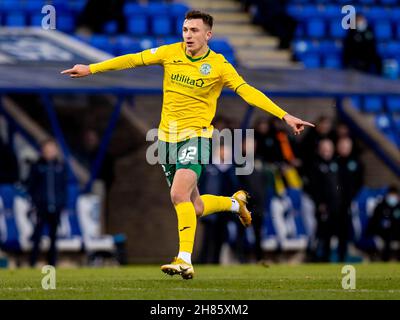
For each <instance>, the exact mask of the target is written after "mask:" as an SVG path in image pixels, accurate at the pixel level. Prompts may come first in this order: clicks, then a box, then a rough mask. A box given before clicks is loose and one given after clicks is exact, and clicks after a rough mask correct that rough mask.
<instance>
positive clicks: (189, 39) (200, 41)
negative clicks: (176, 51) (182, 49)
mask: <svg viewBox="0 0 400 320" xmlns="http://www.w3.org/2000/svg"><path fill="white" fill-rule="evenodd" d="M182 35H183V40H184V41H185V44H186V49H187V50H188V51H189V52H190V53H192V54H196V53H198V52H199V51H201V50H202V49H203V48H205V47H206V46H207V42H208V40H210V39H211V36H212V33H211V30H210V28H209V27H208V26H207V25H206V24H204V22H203V20H202V19H190V20H185V22H184V23H183V33H182Z"/></svg>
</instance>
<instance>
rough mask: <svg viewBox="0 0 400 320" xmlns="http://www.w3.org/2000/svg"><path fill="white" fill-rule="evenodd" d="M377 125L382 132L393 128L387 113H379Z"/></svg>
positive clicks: (376, 120)
mask: <svg viewBox="0 0 400 320" xmlns="http://www.w3.org/2000/svg"><path fill="white" fill-rule="evenodd" d="M375 126H376V127H377V128H378V129H379V130H380V131H382V132H387V131H390V130H391V123H390V118H389V117H388V116H387V115H386V114H379V115H376V116H375Z"/></svg>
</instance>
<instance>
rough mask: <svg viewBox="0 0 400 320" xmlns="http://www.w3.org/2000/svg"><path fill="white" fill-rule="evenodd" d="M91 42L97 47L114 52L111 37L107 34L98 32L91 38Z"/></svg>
mask: <svg viewBox="0 0 400 320" xmlns="http://www.w3.org/2000/svg"><path fill="white" fill-rule="evenodd" d="M89 43H90V44H91V45H92V46H94V47H96V48H97V49H100V50H104V51H106V52H112V50H111V49H112V48H111V46H112V45H111V43H110V39H109V37H108V36H107V35H103V34H97V35H93V36H91V37H90V38H89Z"/></svg>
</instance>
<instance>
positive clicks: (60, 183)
mask: <svg viewBox="0 0 400 320" xmlns="http://www.w3.org/2000/svg"><path fill="white" fill-rule="evenodd" d="M41 151H42V156H41V158H40V159H39V160H38V161H37V162H36V163H35V164H34V165H33V166H32V168H31V172H30V175H29V179H28V191H29V194H30V195H31V198H32V203H33V205H34V207H35V209H36V214H37V221H36V225H35V229H34V232H33V236H32V240H33V248H32V252H31V257H30V265H31V266H32V267H33V266H34V265H35V264H36V261H37V258H38V254H39V244H40V240H41V237H42V232H43V228H44V226H45V225H46V224H47V225H48V227H49V237H50V248H49V252H48V257H47V258H48V264H49V265H53V266H55V264H56V254H57V252H56V239H57V228H58V224H59V221H60V215H61V211H62V210H63V209H64V207H65V206H66V202H67V170H66V167H65V165H64V164H63V163H62V162H61V161H60V160H59V151H58V147H57V144H56V142H55V141H54V140H46V141H44V142H43V143H42V146H41Z"/></svg>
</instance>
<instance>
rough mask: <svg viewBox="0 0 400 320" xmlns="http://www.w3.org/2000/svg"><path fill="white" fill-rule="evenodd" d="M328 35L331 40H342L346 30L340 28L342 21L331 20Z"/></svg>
mask: <svg viewBox="0 0 400 320" xmlns="http://www.w3.org/2000/svg"><path fill="white" fill-rule="evenodd" d="M329 34H330V35H331V37H332V38H344V37H345V36H346V34H347V30H345V29H343V28H342V20H336V19H334V20H332V21H331V22H329Z"/></svg>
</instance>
